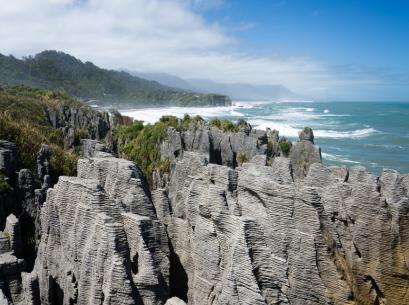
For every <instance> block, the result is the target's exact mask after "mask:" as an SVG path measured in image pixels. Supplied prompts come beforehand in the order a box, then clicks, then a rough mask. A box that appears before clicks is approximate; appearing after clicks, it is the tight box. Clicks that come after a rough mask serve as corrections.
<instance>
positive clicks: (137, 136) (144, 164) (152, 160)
mask: <svg viewBox="0 0 409 305" xmlns="http://www.w3.org/2000/svg"><path fill="white" fill-rule="evenodd" d="M185 118H186V120H185V119H183V120H179V119H177V118H176V117H174V116H163V117H162V118H161V119H160V121H159V122H157V123H155V124H153V125H151V124H148V125H145V126H144V125H143V122H141V121H135V122H134V124H133V125H130V126H119V127H118V128H117V129H116V130H115V132H114V138H115V140H117V141H118V143H119V152H120V154H121V155H122V156H123V157H125V158H127V159H129V160H131V161H133V162H134V163H136V164H137V165H138V166H139V167H140V168H141V170H142V171H143V172H144V173H145V175H146V177H147V179H148V181H149V183H150V184H151V185H152V173H153V171H154V170H156V171H158V172H159V173H160V174H162V173H164V172H169V166H170V161H169V160H161V156H160V144H161V143H162V142H163V141H164V140H166V138H167V130H168V128H169V127H174V128H178V129H179V128H182V125H183V124H187V117H185ZM189 118H190V117H189Z"/></svg>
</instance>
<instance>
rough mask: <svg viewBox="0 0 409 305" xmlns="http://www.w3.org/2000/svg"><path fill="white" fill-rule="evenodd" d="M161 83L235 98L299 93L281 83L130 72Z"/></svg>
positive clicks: (287, 96) (288, 96) (295, 96)
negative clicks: (245, 81)
mask: <svg viewBox="0 0 409 305" xmlns="http://www.w3.org/2000/svg"><path fill="white" fill-rule="evenodd" d="M130 73H131V74H132V75H135V76H137V77H142V78H144V79H148V80H152V81H157V82H159V83H161V84H163V85H166V86H170V87H174V88H180V89H184V90H190V91H197V92H202V93H212V92H213V93H219V94H226V95H228V96H230V98H232V99H236V100H272V99H300V98H303V97H302V96H301V95H299V94H296V93H294V92H292V91H291V90H290V89H288V88H286V87H285V86H283V85H253V84H248V83H232V84H228V83H219V82H215V81H212V80H208V79H198V78H191V79H183V78H181V77H179V76H176V75H172V74H167V73H145V72H130Z"/></svg>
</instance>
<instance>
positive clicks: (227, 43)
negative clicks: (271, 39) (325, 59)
mask: <svg viewBox="0 0 409 305" xmlns="http://www.w3.org/2000/svg"><path fill="white" fill-rule="evenodd" d="M222 4H223V1H222V0H210V1H203V0H117V1H112V0H88V1H86V0H14V1H8V2H5V3H2V7H1V9H0V41H1V46H0V53H3V54H13V55H15V56H26V55H30V54H34V53H36V52H40V51H42V50H44V49H55V50H61V51H64V52H67V53H70V54H72V55H74V56H76V57H78V58H80V59H82V60H84V61H85V60H89V61H92V62H94V63H95V64H97V65H99V66H102V67H105V68H114V69H121V68H125V69H129V70H138V71H152V72H167V73H172V74H177V75H180V76H182V77H188V78H209V79H212V80H215V81H223V82H248V83H253V84H283V85H285V86H287V87H289V88H290V89H292V90H294V91H296V92H300V93H302V94H305V95H310V96H314V97H321V98H325V97H327V96H328V93H331V92H333V90H334V88H335V87H337V86H348V85H349V84H350V82H351V81H349V80H347V78H346V77H344V78H341V79H340V78H339V77H337V75H336V73H333V72H331V70H330V69H328V67H327V66H325V65H323V64H321V63H319V62H318V61H315V60H312V59H311V58H308V57H298V58H293V57H292V58H288V57H277V56H271V57H257V56H251V55H248V54H246V53H243V52H240V51H236V50H235V48H236V47H237V44H236V41H235V39H234V38H233V37H231V36H229V35H230V34H229V33H231V31H227V30H226V29H223V28H222V27H220V26H219V25H217V24H209V23H208V22H206V21H205V20H204V19H203V18H202V17H201V16H200V14H199V13H197V9H198V8H202V9H209V8H215V7H217V6H220V5H222ZM193 7H195V9H193ZM243 24H244V25H246V24H245V23H243ZM243 24H238V27H240V26H243ZM249 24H250V23H249ZM249 24H247V25H249ZM232 50H233V51H232ZM368 81H369V82H373V80H359V82H368ZM356 82H357V80H353V84H356Z"/></svg>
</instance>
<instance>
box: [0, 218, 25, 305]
mask: <svg viewBox="0 0 409 305" xmlns="http://www.w3.org/2000/svg"><path fill="white" fill-rule="evenodd" d="M21 250H22V249H21V236H20V227H19V223H18V220H17V218H16V217H15V216H14V215H13V214H11V215H9V216H8V217H7V220H6V227H5V229H4V231H0V304H2V303H3V304H9V303H8V300H13V302H14V303H15V304H20V303H21V302H22V301H23V300H24V294H23V293H22V289H23V288H22V282H21V272H23V271H25V268H26V266H25V262H24V260H23V259H21V258H20V257H21ZM21 304H22V303H21Z"/></svg>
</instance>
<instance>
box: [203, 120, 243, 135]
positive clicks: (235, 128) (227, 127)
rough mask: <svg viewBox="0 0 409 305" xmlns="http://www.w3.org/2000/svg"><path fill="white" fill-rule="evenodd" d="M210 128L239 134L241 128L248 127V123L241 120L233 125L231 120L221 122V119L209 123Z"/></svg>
mask: <svg viewBox="0 0 409 305" xmlns="http://www.w3.org/2000/svg"><path fill="white" fill-rule="evenodd" d="M209 126H210V127H217V128H219V129H220V130H223V131H224V132H239V131H240V129H241V128H244V127H246V126H247V122H246V121H245V120H243V119H240V120H238V122H237V123H233V122H232V121H230V120H223V121H221V120H220V119H219V118H214V119H212V120H211V121H210V122H209Z"/></svg>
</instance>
